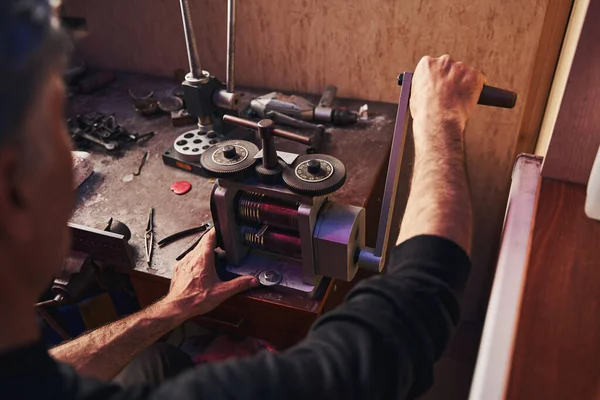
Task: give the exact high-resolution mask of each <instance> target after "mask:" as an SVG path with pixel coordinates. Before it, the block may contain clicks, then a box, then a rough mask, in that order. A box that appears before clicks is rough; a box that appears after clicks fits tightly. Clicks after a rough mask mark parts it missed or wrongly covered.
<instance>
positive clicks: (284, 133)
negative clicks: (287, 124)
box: [223, 114, 312, 146]
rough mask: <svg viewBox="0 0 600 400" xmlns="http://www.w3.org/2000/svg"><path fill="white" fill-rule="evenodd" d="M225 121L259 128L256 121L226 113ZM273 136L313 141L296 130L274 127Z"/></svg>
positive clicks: (295, 140)
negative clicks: (295, 131) (290, 130)
mask: <svg viewBox="0 0 600 400" xmlns="http://www.w3.org/2000/svg"><path fill="white" fill-rule="evenodd" d="M223 121H225V122H227V123H230V124H234V125H239V126H243V127H245V128H249V129H254V130H255V131H257V130H258V124H257V123H256V122H254V121H249V120H247V119H244V118H239V117H234V116H233V115H229V114H226V115H224V116H223ZM273 136H277V137H280V138H283V139H287V140H291V141H292V142H297V143H301V144H305V145H307V146H310V145H311V143H312V139H311V138H310V137H307V136H302V135H299V134H297V133H294V132H289V131H284V130H283V129H278V128H275V129H273Z"/></svg>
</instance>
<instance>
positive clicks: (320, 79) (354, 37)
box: [65, 0, 566, 318]
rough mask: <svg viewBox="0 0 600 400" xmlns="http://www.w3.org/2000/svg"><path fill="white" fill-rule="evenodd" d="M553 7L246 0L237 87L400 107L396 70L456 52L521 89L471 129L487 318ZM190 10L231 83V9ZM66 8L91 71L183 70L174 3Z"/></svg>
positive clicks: (478, 115)
mask: <svg viewBox="0 0 600 400" xmlns="http://www.w3.org/2000/svg"><path fill="white" fill-rule="evenodd" d="M557 1H559V2H561V3H560V4H563V2H564V1H566V0H522V1H521V0H505V1H502V2H498V1H494V0H482V1H478V2H472V1H470V0H442V1H435V0H407V1H402V2H401V1H394V0H373V1H369V2H365V1H359V0H329V1H318V0H298V1H290V0H253V1H247V0H240V1H239V2H238V6H237V9H238V17H237V20H238V26H237V35H238V36H237V37H238V42H237V59H236V63H237V64H236V77H237V82H238V83H239V84H241V85H248V86H255V87H268V88H273V89H280V90H288V91H299V92H309V93H320V92H321V91H322V90H323V89H324V88H325V86H326V85H328V84H333V85H337V86H338V88H339V91H338V94H339V96H340V97H353V98H362V99H367V100H378V101H387V102H396V101H397V96H398V88H397V87H396V84H395V77H396V75H397V74H398V73H399V72H402V71H410V70H413V69H414V67H415V65H416V63H417V61H418V60H419V59H420V58H421V57H422V56H423V55H426V54H430V55H440V54H443V53H450V54H451V55H452V56H453V57H455V58H457V59H462V60H464V61H466V62H469V63H471V64H473V65H475V66H476V67H478V68H480V69H482V70H483V71H484V72H485V73H486V74H487V76H488V83H489V84H491V85H495V86H501V87H505V88H509V89H512V90H515V91H517V92H518V93H519V94H520V98H519V101H518V104H517V108H516V109H515V110H496V109H490V108H484V107H480V108H478V109H477V111H476V112H475V114H474V115H473V118H472V120H471V121H470V124H469V127H468V133H467V156H468V166H469V171H470V178H471V187H472V194H473V204H474V215H475V231H476V232H477V235H476V241H475V244H474V246H473V247H474V252H473V263H474V265H475V267H474V269H473V272H472V276H471V280H470V282H469V285H468V287H467V295H466V297H467V298H472V299H473V302H472V304H473V306H471V305H470V304H471V301H468V302H467V303H468V304H467V310H466V311H467V312H466V313H465V315H466V316H467V317H468V318H469V315H475V314H479V316H481V315H482V313H481V310H482V309H485V303H486V302H485V299H483V301H480V299H479V298H480V297H481V296H483V297H484V298H485V297H487V293H486V291H485V290H484V291H483V294H482V287H483V286H485V285H484V282H486V280H487V281H488V282H490V281H489V279H490V278H491V275H492V271H493V266H494V265H495V258H496V251H497V247H498V242H499V237H500V230H501V226H502V220H503V215H504V208H505V205H506V198H507V194H508V187H509V180H510V171H511V169H512V165H513V163H514V160H515V156H516V154H515V149H516V148H517V147H518V148H519V149H520V151H523V148H524V147H527V146H529V145H519V146H517V142H518V141H519V142H522V143H528V144H529V143H533V142H534V141H535V138H534V137H531V136H536V137H537V132H536V131H535V129H530V128H528V129H526V130H523V131H522V133H521V136H520V137H519V127H520V124H521V120H522V116H523V110H524V107H525V103H526V102H527V101H528V98H529V97H531V98H533V97H534V94H532V93H533V92H535V90H536V89H535V88H536V87H538V86H539V87H540V88H542V89H541V90H542V91H543V85H541V84H540V85H535V84H532V83H531V82H532V80H531V78H532V71H533V69H534V65H541V64H544V63H549V65H552V63H553V62H555V60H553V58H555V57H556V54H551V53H553V51H555V49H554V48H553V47H552V46H551V48H550V49H549V50H548V51H543V50H540V51H538V48H539V44H540V39H541V38H542V33H543V32H545V31H547V30H548V29H549V28H547V26H551V27H552V29H554V28H556V25H560V24H556V23H554V22H552V21H553V18H551V17H547V15H548V12H549V10H554V8H551V6H552V7H553V4H555V3H556V2H557ZM190 3H191V7H192V14H193V18H194V21H195V28H196V31H197V36H198V38H199V47H200V54H201V58H202V65H203V68H204V69H207V70H209V71H211V72H212V73H213V74H215V75H217V76H219V77H221V78H224V76H225V47H226V27H225V22H226V2H225V1H224V0H190ZM560 9H561V10H564V7H561V8H560ZM65 10H66V13H67V14H69V15H73V16H81V17H84V18H86V19H87V23H88V27H89V29H90V35H89V36H88V37H87V38H86V39H85V40H84V41H83V43H82V46H81V52H82V53H83V55H84V56H85V57H86V58H87V59H88V60H89V61H90V62H91V63H92V64H93V65H97V66H100V67H105V68H112V69H119V70H123V69H125V70H135V71H139V72H145V73H149V74H157V75H168V76H171V75H172V73H173V72H172V71H173V70H174V69H175V68H185V67H186V66H187V60H186V52H185V46H184V40H183V29H182V26H181V25H182V24H181V16H180V11H179V4H178V2H177V1H173V0H128V1H126V2H124V1H118V0H85V1H84V0H66V2H65ZM560 12H564V11H560ZM550 15H552V13H551V14H550ZM557 29H558V31H561V28H560V26H559V27H558V28H557ZM562 30H564V27H562ZM536 57H539V58H537V59H536ZM548 60H550V61H548ZM548 79H550V76H549V74H546V75H544V77H543V79H542V80H543V81H544V82H545V83H546V84H547V82H546V80H548ZM530 150H532V149H530Z"/></svg>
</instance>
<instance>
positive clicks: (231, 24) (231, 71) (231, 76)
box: [226, 0, 237, 93]
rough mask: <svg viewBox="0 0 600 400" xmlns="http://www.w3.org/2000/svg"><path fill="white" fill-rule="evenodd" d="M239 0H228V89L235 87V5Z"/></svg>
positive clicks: (231, 90)
mask: <svg viewBox="0 0 600 400" xmlns="http://www.w3.org/2000/svg"><path fill="white" fill-rule="evenodd" d="M236 2H237V0H227V78H226V80H227V91H228V92H230V93H232V92H233V90H234V87H235V6H236Z"/></svg>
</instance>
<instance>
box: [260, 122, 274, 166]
mask: <svg viewBox="0 0 600 400" xmlns="http://www.w3.org/2000/svg"><path fill="white" fill-rule="evenodd" d="M274 126H275V124H274V123H273V121H271V120H270V119H261V120H260V121H259V122H258V134H259V135H260V138H261V139H262V151H263V167H265V169H270V170H272V169H275V168H277V164H278V163H279V161H278V159H277V151H276V150H275V141H274V140H273V129H274V128H273V127H274Z"/></svg>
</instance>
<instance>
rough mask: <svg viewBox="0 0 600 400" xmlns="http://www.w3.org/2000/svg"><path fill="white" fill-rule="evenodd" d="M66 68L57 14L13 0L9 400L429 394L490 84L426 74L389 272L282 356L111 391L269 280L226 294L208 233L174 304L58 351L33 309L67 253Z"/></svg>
mask: <svg viewBox="0 0 600 400" xmlns="http://www.w3.org/2000/svg"><path fill="white" fill-rule="evenodd" d="M62 57H63V56H62V52H61V47H60V31H59V29H58V28H57V26H56V24H55V23H54V20H53V19H52V17H51V16H50V9H49V7H48V6H47V5H46V3H45V1H42V0H37V1H34V0H29V1H26V0H8V1H4V2H2V5H0V73H1V74H0V77H1V78H0V79H2V81H1V84H0V98H2V99H7V98H12V99H13V100H14V101H12V102H11V103H10V104H3V106H2V107H1V108H0V109H1V111H2V114H0V299H1V304H2V307H0V322H1V324H2V329H1V330H0V394H1V395H2V398H7V399H17V398H57V399H59V398H60V399H63V398H65V399H66V398H69V399H92V398H93V399H125V398H127V399H146V398H148V399H150V398H152V399H167V398H177V399H187V398H190V399H191V398H194V399H198V398H202V399H237V398H240V399H241V398H244V399H296V398H298V399H306V398H309V399H313V400H316V399H338V398H339V399H400V398H413V397H416V396H418V395H420V394H422V393H423V392H424V391H425V390H427V388H429V387H430V386H431V384H432V379H433V364H434V361H435V360H437V359H438V358H439V357H440V354H441V353H442V351H443V349H444V347H445V346H446V344H447V342H448V340H449V338H450V335H451V333H452V330H453V329H454V327H455V326H456V324H457V323H458V320H459V307H458V302H457V299H456V296H457V294H458V293H459V292H460V291H461V290H462V288H463V286H464V284H465V281H466V278H467V275H468V271H469V268H470V261H469V257H468V254H469V252H470V242H471V222H472V215H471V207H470V199H469V190H468V183H467V177H466V171H465V160H464V155H463V153H464V151H463V150H464V149H463V147H464V142H463V131H464V128H465V123H466V121H467V119H468V117H469V115H470V113H471V111H472V110H473V108H474V106H475V104H476V102H477V99H478V97H479V93H480V92H481V89H482V86H483V83H484V77H483V75H482V74H481V73H480V72H477V71H476V70H474V69H472V68H470V67H468V66H466V65H464V64H462V63H460V62H453V61H452V60H451V59H450V58H449V56H442V57H440V58H437V59H433V58H429V57H425V58H423V59H422V60H421V61H420V62H419V64H418V66H417V68H416V70H415V74H414V78H413V90H412V97H411V104H410V107H411V112H412V116H413V118H414V122H413V130H414V140H415V153H416V155H415V167H414V175H413V180H412V188H411V193H410V198H409V201H408V205H407V208H406V212H405V217H404V221H403V224H402V227H401V231H400V237H399V238H398V244H399V245H398V246H397V247H396V248H395V249H394V250H393V254H392V256H391V259H390V261H389V264H388V266H387V271H386V273H385V274H382V275H380V276H377V277H374V278H371V279H368V280H365V281H363V282H360V283H359V284H358V285H357V286H356V287H355V288H354V289H353V290H352V291H351V292H350V294H349V295H348V296H347V298H346V300H345V302H344V304H343V305H341V306H340V307H339V308H338V309H336V310H334V311H332V312H330V313H328V314H326V315H325V316H323V317H322V318H320V319H319V320H318V321H317V322H316V323H315V325H314V326H313V328H312V330H311V332H310V333H309V335H308V337H307V338H306V339H305V340H304V341H303V342H301V343H299V344H298V345H296V346H295V347H292V348H291V349H289V350H287V351H285V352H282V353H278V354H273V353H269V352H263V353H260V354H258V355H256V356H254V357H248V358H244V359H238V360H231V361H227V362H223V363H215V364H210V365H203V366H199V367H198V368H190V369H188V370H187V371H184V372H182V373H180V374H179V375H177V376H176V377H173V378H171V379H168V380H166V381H165V382H164V383H162V384H160V385H158V386H154V387H153V386H151V385H148V384H132V385H129V384H128V385H121V384H118V383H115V382H111V380H112V379H113V378H114V377H115V376H116V375H117V374H119V372H120V371H121V370H123V368H125V367H126V366H127V364H128V363H129V362H130V361H131V360H133V359H134V358H135V357H136V356H137V355H139V354H140V353H142V352H143V351H144V350H146V349H147V348H148V346H150V345H151V344H152V343H153V342H154V341H155V340H157V339H158V338H159V337H161V336H162V335H164V334H165V333H167V332H168V331H170V330H171V329H173V328H174V327H176V326H177V325H179V324H180V323H182V322H183V321H185V320H187V319H189V318H190V317H192V316H196V315H199V314H203V313H206V312H208V311H210V310H212V309H214V308H215V307H216V306H217V305H218V304H219V303H220V302H222V301H223V300H224V299H226V298H227V297H229V296H231V295H233V294H235V293H238V292H240V291H242V290H245V289H249V288H251V287H252V286H256V285H257V282H256V281H255V279H254V278H252V277H244V278H238V279H236V280H233V281H230V282H220V281H219V279H218V278H217V276H216V273H215V270H214V258H213V257H214V256H213V249H214V247H215V235H214V232H212V233H210V234H208V235H206V237H205V239H203V241H202V242H201V245H200V246H198V248H197V249H196V250H195V251H193V252H192V253H190V255H189V256H187V257H186V258H185V259H184V260H183V261H182V262H180V263H179V264H178V265H177V266H176V268H175V273H174V276H173V279H172V284H171V289H170V292H169V294H168V295H167V296H166V297H165V298H163V299H162V300H160V301H158V302H157V303H156V304H154V305H152V306H150V307H148V308H146V309H144V310H142V311H141V312H139V313H137V314H134V315H131V316H129V317H126V318H124V319H123V320H121V321H117V322H115V323H113V324H111V325H108V326H106V327H103V328H100V329H98V330H96V331H93V332H91V333H88V334H86V335H83V336H82V337H80V338H78V339H75V340H73V341H71V342H69V343H67V344H65V345H62V346H59V347H57V348H55V349H52V350H51V351H50V355H51V356H50V355H49V354H48V352H47V350H46V349H45V347H44V345H43V342H42V339H41V336H40V330H39V328H38V326H37V324H36V316H35V312H34V310H33V307H32V304H33V303H34V302H35V301H36V300H37V298H38V295H39V294H40V292H41V291H42V290H43V289H44V288H45V286H46V285H47V283H48V282H49V281H50V280H51V279H52V276H53V275H54V274H55V273H56V272H57V271H58V270H59V268H60V266H61V262H62V260H63V258H64V257H65V254H66V253H67V251H68V248H69V238H68V231H67V227H66V223H67V220H68V218H69V215H70V211H71V208H72V206H73V193H72V189H71V178H72V177H71V158H70V152H69V150H70V146H69V142H68V138H67V133H66V129H65V125H64V121H63V114H64V112H63V111H64V106H65V91H64V87H63V85H62V83H61V72H62ZM11 96H12V97H11ZM69 364H70V365H69Z"/></svg>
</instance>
